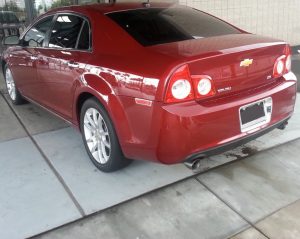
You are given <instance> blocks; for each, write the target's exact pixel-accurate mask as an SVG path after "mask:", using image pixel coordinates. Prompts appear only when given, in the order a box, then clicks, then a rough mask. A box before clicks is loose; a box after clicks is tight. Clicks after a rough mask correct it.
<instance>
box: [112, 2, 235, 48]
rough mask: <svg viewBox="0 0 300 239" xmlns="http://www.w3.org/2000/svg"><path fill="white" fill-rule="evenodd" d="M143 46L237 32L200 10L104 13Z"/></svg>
mask: <svg viewBox="0 0 300 239" xmlns="http://www.w3.org/2000/svg"><path fill="white" fill-rule="evenodd" d="M107 16H108V17H110V18H111V19H112V20H114V21H115V22H116V23H117V24H118V25H119V26H121V27H122V28H123V29H124V30H125V31H126V32H128V33H129V34H130V35H131V36H132V37H133V38H134V39H135V40H137V41H138V42H139V43H140V44H142V45H144V46H151V45H156V44H162V43H169V42H176V41H183V40H189V39H198V38H204V37H212V36H220V35H227V34H238V33H241V32H240V31H239V30H238V29H236V28H234V27H233V26H231V25H229V24H227V23H225V22H223V21H221V20H219V19H217V18H215V17H212V16H210V15H208V14H206V13H203V12H201V11H198V10H195V9H192V8H185V7H176V8H145V9H137V10H129V11H121V12H113V13H109V14H107Z"/></svg>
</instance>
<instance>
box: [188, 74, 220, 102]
mask: <svg viewBox="0 0 300 239" xmlns="http://www.w3.org/2000/svg"><path fill="white" fill-rule="evenodd" d="M192 79H193V83H194V88H195V97H196V99H201V98H204V97H208V96H213V95H214V94H215V93H216V92H215V88H214V86H213V81H212V79H211V77H210V76H207V75H200V76H192Z"/></svg>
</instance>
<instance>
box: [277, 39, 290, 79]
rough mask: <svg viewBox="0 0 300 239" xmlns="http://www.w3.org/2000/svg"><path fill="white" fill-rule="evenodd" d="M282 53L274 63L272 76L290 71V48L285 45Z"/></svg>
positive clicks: (278, 75)
mask: <svg viewBox="0 0 300 239" xmlns="http://www.w3.org/2000/svg"><path fill="white" fill-rule="evenodd" d="M284 53H285V54H284V55H282V56H280V57H278V58H277V59H276V61H275V64H274V69H273V77H274V78H278V77H281V76H283V75H284V74H286V73H289V72H290V71H291V65H292V63H291V49H290V47H289V46H288V45H287V46H286V48H285V50H284Z"/></svg>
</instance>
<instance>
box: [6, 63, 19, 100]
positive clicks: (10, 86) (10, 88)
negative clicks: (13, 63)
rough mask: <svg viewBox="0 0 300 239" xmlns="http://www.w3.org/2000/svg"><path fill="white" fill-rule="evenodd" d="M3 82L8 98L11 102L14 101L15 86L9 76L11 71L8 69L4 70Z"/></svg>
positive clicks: (15, 94) (11, 77)
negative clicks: (4, 81) (4, 82)
mask: <svg viewBox="0 0 300 239" xmlns="http://www.w3.org/2000/svg"><path fill="white" fill-rule="evenodd" d="M5 80H6V87H7V91H8V94H9V96H10V98H11V99H12V100H16V97H17V92H16V85H15V81H14V78H13V76H12V74H11V71H10V69H8V68H7V69H6V72H5Z"/></svg>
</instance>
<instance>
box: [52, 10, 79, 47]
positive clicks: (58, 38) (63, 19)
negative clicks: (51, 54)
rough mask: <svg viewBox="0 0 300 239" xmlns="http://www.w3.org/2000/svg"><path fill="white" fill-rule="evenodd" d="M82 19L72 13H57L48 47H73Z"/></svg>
mask: <svg viewBox="0 0 300 239" xmlns="http://www.w3.org/2000/svg"><path fill="white" fill-rule="evenodd" d="M83 21H84V20H83V19H82V18H81V17H78V16H74V15H67V14H66V15H59V16H58V17H57V19H56V22H55V24H54V27H53V29H52V32H51V36H50V40H49V47H56V48H75V47H76V43H77V38H78V35H79V33H80V29H81V26H82V23H83Z"/></svg>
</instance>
